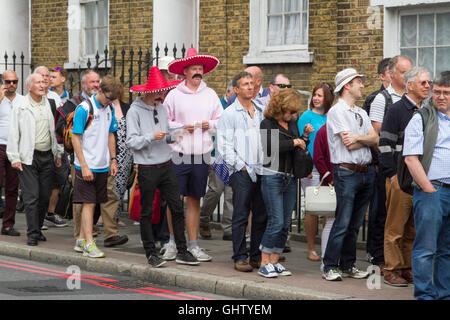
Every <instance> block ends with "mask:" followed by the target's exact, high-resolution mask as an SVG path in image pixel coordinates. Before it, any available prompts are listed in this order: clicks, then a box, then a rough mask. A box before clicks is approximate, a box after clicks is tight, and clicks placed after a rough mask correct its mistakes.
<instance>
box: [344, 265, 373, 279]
mask: <svg viewBox="0 0 450 320" xmlns="http://www.w3.org/2000/svg"><path fill="white" fill-rule="evenodd" d="M368 276H369V273H368V272H366V271H361V270H359V269H358V268H356V267H352V268H351V269H348V270H343V271H342V277H343V278H353V279H364V278H367V277H368Z"/></svg>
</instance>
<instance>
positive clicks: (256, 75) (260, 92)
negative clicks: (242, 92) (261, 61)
mask: <svg viewBox="0 0 450 320" xmlns="http://www.w3.org/2000/svg"><path fill="white" fill-rule="evenodd" d="M244 71H245V72H248V73H250V74H251V75H252V78H253V83H254V92H253V100H257V101H258V100H259V99H260V98H263V97H266V96H268V95H270V91H269V90H267V89H264V88H263V87H262V82H263V80H264V75H263V72H262V70H261V68H259V67H257V66H251V67H248V68H246V69H245V70H244ZM235 100H236V95H235V94H234V95H232V96H231V98H230V99H229V100H228V104H227V107H229V106H230V105H232V104H233V103H234V101H235ZM258 102H260V101H258ZM260 103H261V102H260ZM261 104H262V103H261Z"/></svg>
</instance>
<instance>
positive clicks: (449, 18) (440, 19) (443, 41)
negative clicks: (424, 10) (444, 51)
mask: <svg viewBox="0 0 450 320" xmlns="http://www.w3.org/2000/svg"><path fill="white" fill-rule="evenodd" d="M436 24H437V30H436V44H437V45H450V12H448V13H441V14H437V15H436Z"/></svg>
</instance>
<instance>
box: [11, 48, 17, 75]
mask: <svg viewBox="0 0 450 320" xmlns="http://www.w3.org/2000/svg"><path fill="white" fill-rule="evenodd" d="M12 58H13V70H14V71H16V58H17V56H16V52H15V51H14V52H13V56H12Z"/></svg>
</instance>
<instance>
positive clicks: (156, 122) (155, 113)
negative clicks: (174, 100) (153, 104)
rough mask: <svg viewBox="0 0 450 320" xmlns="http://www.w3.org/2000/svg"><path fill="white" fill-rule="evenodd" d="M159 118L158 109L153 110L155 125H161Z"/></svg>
mask: <svg viewBox="0 0 450 320" xmlns="http://www.w3.org/2000/svg"><path fill="white" fill-rule="evenodd" d="M157 116H158V111H156V109H155V110H153V121H154V122H155V124H158V123H159V120H158V118H157Z"/></svg>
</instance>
